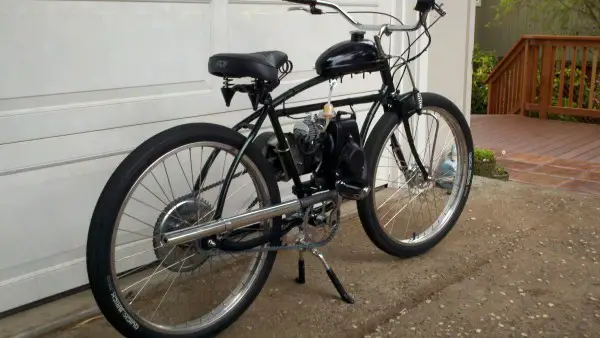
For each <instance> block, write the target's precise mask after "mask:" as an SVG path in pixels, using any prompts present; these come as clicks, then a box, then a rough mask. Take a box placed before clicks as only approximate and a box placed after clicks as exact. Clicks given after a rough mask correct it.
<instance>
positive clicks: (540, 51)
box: [486, 35, 600, 118]
mask: <svg viewBox="0 0 600 338" xmlns="http://www.w3.org/2000/svg"><path fill="white" fill-rule="evenodd" d="M599 61H600V36H597V37H593V36H534V35H525V36H523V37H521V39H519V41H518V42H517V43H516V44H515V45H514V46H513V47H512V48H511V50H510V51H509V52H508V54H506V56H505V57H504V58H503V59H502V60H501V61H500V62H499V63H498V65H497V66H496V67H495V68H494V70H493V71H492V72H491V74H490V75H489V77H488V79H487V81H486V83H487V84H488V86H489V89H488V94H489V95H488V110H487V113H488V114H522V115H525V114H529V113H535V112H537V113H539V117H540V118H548V114H561V115H570V116H582V117H593V118H600V74H598V72H599V71H600V65H599ZM573 75H574V76H573Z"/></svg>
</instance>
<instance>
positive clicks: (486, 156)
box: [475, 148, 496, 162]
mask: <svg viewBox="0 0 600 338" xmlns="http://www.w3.org/2000/svg"><path fill="white" fill-rule="evenodd" d="M495 160H496V154H494V152H493V151H491V150H489V149H484V148H475V162H492V161H495Z"/></svg>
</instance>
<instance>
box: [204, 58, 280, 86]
mask: <svg viewBox="0 0 600 338" xmlns="http://www.w3.org/2000/svg"><path fill="white" fill-rule="evenodd" d="M287 60H288V56H287V54H285V53H283V52H279V51H267V52H258V53H250V54H233V53H225V54H216V55H213V56H211V57H210V58H209V59H208V72H209V73H211V74H212V75H215V76H219V77H228V78H242V77H251V78H254V79H259V80H263V81H270V82H276V81H277V79H278V75H279V73H278V69H279V68H280V67H281V66H283V65H284V64H285V63H286V62H287Z"/></svg>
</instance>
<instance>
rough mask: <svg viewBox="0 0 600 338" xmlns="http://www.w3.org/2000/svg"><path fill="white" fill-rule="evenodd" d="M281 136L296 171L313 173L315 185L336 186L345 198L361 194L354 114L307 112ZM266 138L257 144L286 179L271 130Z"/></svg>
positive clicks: (362, 171) (363, 168) (361, 156)
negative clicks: (262, 143) (287, 146)
mask: <svg viewBox="0 0 600 338" xmlns="http://www.w3.org/2000/svg"><path fill="white" fill-rule="evenodd" d="M285 136H286V139H287V141H288V144H289V146H290V152H291V155H292V158H293V159H294V163H295V165H296V170H297V171H298V173H299V174H300V175H306V174H310V173H313V174H314V183H315V184H316V185H317V186H318V187H320V188H325V189H335V188H337V189H338V190H339V192H340V194H341V195H342V196H343V197H345V198H349V199H361V198H363V197H364V196H362V195H364V193H362V194H361V192H363V191H364V190H365V188H366V187H367V165H366V157H365V153H364V150H363V149H362V147H361V146H360V144H361V140H360V133H359V129H358V124H357V123H356V116H355V115H354V114H350V113H346V112H340V111H338V112H337V113H336V115H335V117H334V118H332V119H329V120H325V119H323V118H320V117H319V116H317V115H310V116H307V117H306V118H305V119H304V120H302V121H299V122H297V123H296V124H295V125H294V129H293V132H292V133H286V134H285ZM259 138H261V136H259ZM266 138H268V140H267V142H266V143H267V144H265V145H261V147H262V149H263V154H265V156H266V157H267V159H268V160H269V162H271V164H272V165H273V166H274V167H275V168H276V170H277V171H278V176H279V180H281V181H288V180H290V179H291V177H290V175H289V174H288V171H287V170H286V166H285V164H284V161H283V158H282V157H281V156H280V154H279V153H278V152H277V151H276V149H277V145H278V142H277V138H276V137H275V135H274V134H273V133H269V135H268V136H267V137H266Z"/></svg>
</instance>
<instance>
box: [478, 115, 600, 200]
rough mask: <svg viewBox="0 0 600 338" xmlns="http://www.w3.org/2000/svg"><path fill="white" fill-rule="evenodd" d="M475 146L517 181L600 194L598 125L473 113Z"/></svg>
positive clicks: (599, 139) (599, 137) (599, 134)
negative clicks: (489, 153)
mask: <svg viewBox="0 0 600 338" xmlns="http://www.w3.org/2000/svg"><path fill="white" fill-rule="evenodd" d="M471 128H472V131H473V138H474V141H475V146H476V147H480V148H488V149H492V150H494V152H496V155H497V158H498V163H499V164H501V165H503V166H505V168H506V169H507V170H508V172H509V174H510V179H511V180H513V181H518V182H524V183H530V184H535V185H542V186H550V187H557V188H563V189H569V190H574V191H579V192H586V193H595V194H600V125H593V124H584V123H575V122H563V121H553V120H540V119H536V118H528V117H523V116H518V115H473V116H471Z"/></svg>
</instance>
